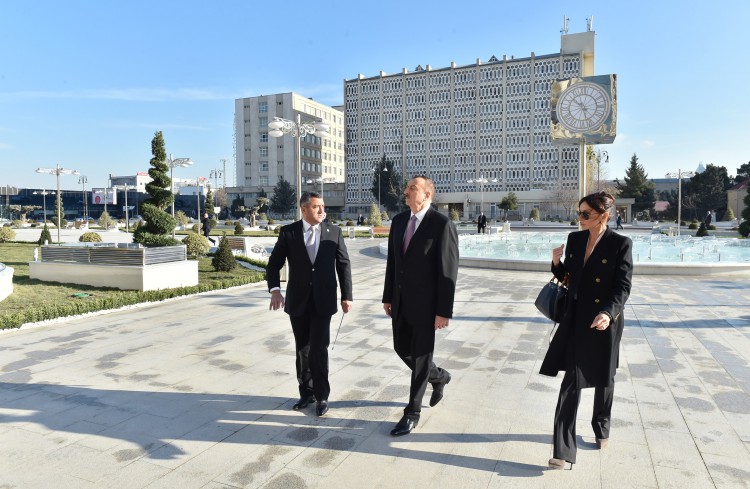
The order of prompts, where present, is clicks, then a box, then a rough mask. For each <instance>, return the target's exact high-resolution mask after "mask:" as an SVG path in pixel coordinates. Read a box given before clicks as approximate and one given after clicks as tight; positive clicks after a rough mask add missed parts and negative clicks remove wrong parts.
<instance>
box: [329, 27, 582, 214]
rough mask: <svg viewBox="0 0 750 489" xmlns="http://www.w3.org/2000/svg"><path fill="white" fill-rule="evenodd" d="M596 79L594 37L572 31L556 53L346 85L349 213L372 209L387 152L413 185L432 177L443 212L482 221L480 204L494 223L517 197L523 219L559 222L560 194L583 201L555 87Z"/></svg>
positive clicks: (576, 153) (576, 152)
mask: <svg viewBox="0 0 750 489" xmlns="http://www.w3.org/2000/svg"><path fill="white" fill-rule="evenodd" d="M593 74H594V32H593V31H589V32H584V33H577V34H563V35H562V36H561V49H560V52H559V53H555V54H548V55H542V56H537V55H535V54H534V53H531V56H529V57H526V58H514V57H510V58H508V57H507V56H503V57H502V59H498V58H496V57H495V56H492V57H491V58H490V59H489V60H487V61H486V62H482V61H481V60H479V59H477V62H476V63H475V64H471V65H467V66H457V65H456V64H455V63H451V65H450V66H449V67H446V68H439V69H435V68H432V67H431V66H430V65H427V66H426V67H422V66H417V68H416V69H415V70H414V71H412V72H410V71H408V70H407V69H406V68H404V69H403V71H402V72H401V73H398V74H393V75H387V74H385V73H384V72H382V71H381V72H380V74H379V75H378V76H374V77H369V78H367V77H365V76H363V75H361V74H360V75H359V76H358V77H357V78H354V79H351V80H345V81H344V107H345V114H346V134H347V140H346V156H347V169H346V171H347V180H346V181H347V202H346V205H347V212H349V213H351V214H356V213H357V212H360V211H362V210H365V209H369V207H370V205H371V203H372V202H373V194H372V190H371V189H372V169H373V167H375V166H376V164H377V163H378V162H379V161H380V160H381V158H382V156H383V155H385V156H386V158H387V159H388V160H390V161H392V162H393V163H394V168H395V169H396V171H398V172H400V173H401V174H402V175H403V176H404V177H405V178H408V177H410V176H414V175H419V174H424V175H427V176H429V177H430V178H432V179H433V180H434V181H435V185H436V187H437V194H438V199H437V200H438V204H439V207H441V209H442V210H447V208H448V207H449V206H450V207H452V208H456V209H459V210H462V211H463V213H464V217H473V216H474V215H476V214H477V213H478V212H479V210H480V206H481V207H482V210H483V211H484V212H485V213H486V214H487V215H489V216H490V217H495V215H496V212H497V208H496V204H497V203H498V202H500V201H501V200H502V198H503V197H505V196H507V195H508V194H509V193H510V192H514V193H515V194H516V195H517V197H518V199H519V202H520V203H521V205H522V209H520V210H521V212H526V209H528V208H529V206H532V207H534V206H536V207H543V209H542V210H546V211H547V213H549V212H550V211H551V212H552V214H553V215H554V214H555V212H554V208H555V207H554V206H555V201H556V200H557V201H560V202H559V203H558V208H559V207H564V205H563V203H562V200H564V199H563V198H561V197H560V194H562V193H571V192H572V193H573V195H574V196H577V189H578V175H579V147H578V145H575V144H567V145H557V144H556V145H553V144H552V142H551V140H550V93H551V90H550V89H551V85H552V83H553V82H554V81H555V80H556V79H559V78H570V77H574V76H590V75H593ZM478 179H479V180H480V182H481V183H477V180H478ZM469 181H471V183H470V182H469ZM575 201H576V203H577V198H575ZM481 204H483V205H481Z"/></svg>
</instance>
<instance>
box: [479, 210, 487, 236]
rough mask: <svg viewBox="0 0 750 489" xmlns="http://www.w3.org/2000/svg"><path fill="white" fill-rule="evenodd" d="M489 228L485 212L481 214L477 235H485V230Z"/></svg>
mask: <svg viewBox="0 0 750 489" xmlns="http://www.w3.org/2000/svg"><path fill="white" fill-rule="evenodd" d="M486 227H487V216H485V215H484V212H482V213H481V214H479V217H478V218H477V234H484V230H485V228H486Z"/></svg>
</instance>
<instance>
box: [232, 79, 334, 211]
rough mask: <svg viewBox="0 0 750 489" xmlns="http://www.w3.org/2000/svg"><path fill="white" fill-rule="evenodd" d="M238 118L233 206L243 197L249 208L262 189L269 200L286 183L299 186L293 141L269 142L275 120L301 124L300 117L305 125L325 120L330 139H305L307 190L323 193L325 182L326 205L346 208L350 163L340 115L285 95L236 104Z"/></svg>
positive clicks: (303, 178)
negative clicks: (345, 186)
mask: <svg viewBox="0 0 750 489" xmlns="http://www.w3.org/2000/svg"><path fill="white" fill-rule="evenodd" d="M234 114H235V115H234V117H235V152H236V155H235V156H236V165H237V167H236V182H237V186H236V187H229V188H227V196H228V198H229V201H230V202H231V201H232V200H233V199H234V198H236V197H242V198H244V199H245V202H246V205H247V206H250V205H252V204H253V203H254V202H255V199H256V198H257V197H258V196H259V194H260V191H261V189H262V190H263V191H265V192H266V194H267V195H268V196H269V197H270V196H271V195H273V188H274V186H275V185H276V183H277V182H278V181H279V179H281V178H283V179H285V180H287V181H288V182H289V183H290V184H291V185H292V186H294V185H295V182H296V173H295V168H296V164H297V155H296V154H295V153H296V151H295V144H294V140H293V139H292V138H293V137H294V136H292V135H284V136H282V137H279V138H273V137H270V136H269V134H268V123H269V122H273V120H274V117H281V118H283V119H288V120H292V121H296V120H297V115H300V116H301V121H302V123H305V122H317V121H322V122H324V123H326V124H328V125H329V136H326V137H322V138H321V137H317V136H314V135H312V134H310V135H307V136H305V137H303V138H302V139H301V140H300V153H301V155H300V157H301V161H300V167H301V172H302V174H301V181H302V190H303V191H304V190H313V189H319V188H320V186H321V182H323V189H324V191H325V195H324V197H325V198H326V206H327V207H328V208H329V209H331V208H333V209H335V208H336V207H340V208H343V204H344V192H343V190H341V189H340V187H341V186H343V182H344V179H345V161H344V114H343V113H342V112H341V111H339V110H336V109H334V108H332V107H329V106H327V105H324V104H321V103H318V102H315V101H314V100H312V99H310V98H307V97H303V96H301V95H299V94H296V93H280V94H275V95H261V96H259V97H250V98H241V99H237V100H236V101H235V112H234ZM335 183H339V185H335ZM336 189H338V190H336Z"/></svg>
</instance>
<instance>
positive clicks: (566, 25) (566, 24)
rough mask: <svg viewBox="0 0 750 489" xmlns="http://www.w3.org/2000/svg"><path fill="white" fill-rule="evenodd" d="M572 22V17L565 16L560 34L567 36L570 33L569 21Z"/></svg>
mask: <svg viewBox="0 0 750 489" xmlns="http://www.w3.org/2000/svg"><path fill="white" fill-rule="evenodd" d="M569 20H570V17H566V16H563V28H562V29H560V33H561V34H563V35H565V34H567V33H568V21H569Z"/></svg>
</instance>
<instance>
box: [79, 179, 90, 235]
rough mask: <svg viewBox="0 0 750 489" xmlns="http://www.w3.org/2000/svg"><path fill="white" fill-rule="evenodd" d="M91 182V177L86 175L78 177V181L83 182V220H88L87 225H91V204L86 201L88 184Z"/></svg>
mask: <svg viewBox="0 0 750 489" xmlns="http://www.w3.org/2000/svg"><path fill="white" fill-rule="evenodd" d="M88 182H89V179H88V178H86V175H81V176H80V177H78V183H80V184H81V193H82V194H83V220H84V221H86V222H85V224H86V227H88V225H89V206H88V202H87V201H86V184H87V183H88Z"/></svg>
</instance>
